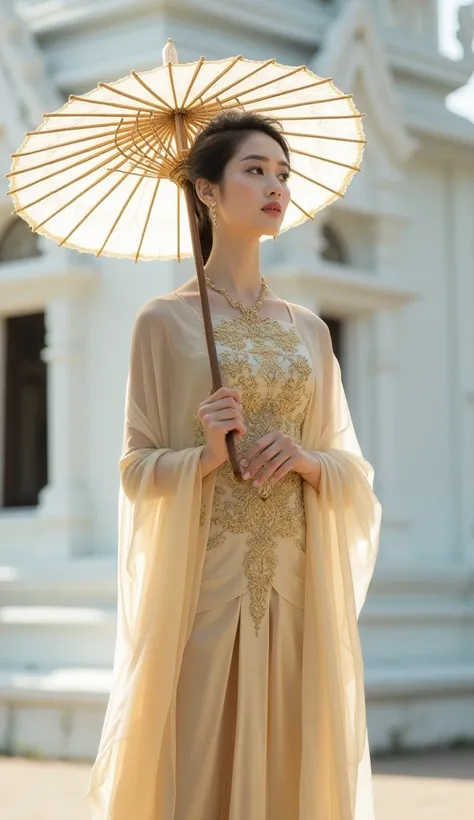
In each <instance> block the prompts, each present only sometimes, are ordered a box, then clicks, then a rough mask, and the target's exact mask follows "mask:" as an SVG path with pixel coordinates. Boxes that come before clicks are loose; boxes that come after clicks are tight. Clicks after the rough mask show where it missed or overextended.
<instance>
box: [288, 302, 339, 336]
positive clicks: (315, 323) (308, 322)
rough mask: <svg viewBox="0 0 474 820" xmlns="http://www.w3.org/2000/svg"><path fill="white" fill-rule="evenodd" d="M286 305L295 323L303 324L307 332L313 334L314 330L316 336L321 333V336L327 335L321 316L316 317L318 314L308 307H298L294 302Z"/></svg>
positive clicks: (325, 325) (326, 327) (327, 330)
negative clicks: (316, 333)
mask: <svg viewBox="0 0 474 820" xmlns="http://www.w3.org/2000/svg"><path fill="white" fill-rule="evenodd" d="M287 304H288V305H289V307H290V309H291V312H292V313H293V315H294V316H295V317H296V319H297V321H298V322H301V323H302V324H304V325H305V326H306V327H308V329H309V330H312V331H313V332H314V331H315V330H316V331H317V332H318V334H320V333H322V334H323V335H324V334H326V332H327V333H329V328H328V326H327V324H326V322H325V321H324V319H321V316H318V314H317V313H315V312H314V311H313V310H311V309H310V308H309V307H306V305H299V304H297V303H296V302H287Z"/></svg>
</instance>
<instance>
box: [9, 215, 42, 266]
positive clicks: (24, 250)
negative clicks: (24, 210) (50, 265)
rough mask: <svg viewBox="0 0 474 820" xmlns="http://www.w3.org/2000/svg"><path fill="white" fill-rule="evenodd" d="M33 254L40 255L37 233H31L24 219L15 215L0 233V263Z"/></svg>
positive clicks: (32, 255)
mask: <svg viewBox="0 0 474 820" xmlns="http://www.w3.org/2000/svg"><path fill="white" fill-rule="evenodd" d="M34 256H41V253H40V250H39V248H38V235H37V234H35V233H33V231H32V230H31V228H30V226H29V225H28V224H27V223H26V222H25V220H24V219H21V218H20V217H19V216H16V217H15V218H14V219H12V221H11V222H9V223H8V225H7V227H6V228H4V229H3V233H2V234H1V235H0V263H1V262H14V261H16V260H18V259H30V258H31V257H34Z"/></svg>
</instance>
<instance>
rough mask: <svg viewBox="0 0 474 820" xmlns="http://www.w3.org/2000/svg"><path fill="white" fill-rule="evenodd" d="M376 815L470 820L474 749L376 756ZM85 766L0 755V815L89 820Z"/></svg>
mask: <svg viewBox="0 0 474 820" xmlns="http://www.w3.org/2000/svg"><path fill="white" fill-rule="evenodd" d="M373 768H374V773H375V778H374V783H375V800H376V816H377V820H472V817H473V806H474V750H470V751H458V752H444V753H433V754H430V755H423V756H413V757H404V758H397V759H395V758H391V759H387V760H378V761H375V762H374V766H373ZM88 773H89V766H87V765H84V764H79V763H53V762H38V761H28V760H20V759H10V758H0V801H1V818H2V820H89V812H88V809H87V807H86V804H85V801H84V796H83V795H84V792H85V790H86V787H87V781H88Z"/></svg>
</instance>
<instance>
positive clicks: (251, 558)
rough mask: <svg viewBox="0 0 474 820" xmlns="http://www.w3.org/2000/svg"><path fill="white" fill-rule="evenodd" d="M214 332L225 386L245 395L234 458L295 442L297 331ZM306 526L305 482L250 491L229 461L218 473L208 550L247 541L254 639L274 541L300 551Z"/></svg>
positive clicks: (304, 373)
mask: <svg viewBox="0 0 474 820" xmlns="http://www.w3.org/2000/svg"><path fill="white" fill-rule="evenodd" d="M214 332H215V339H216V344H217V346H218V353H219V362H220V366H221V369H222V373H223V376H224V377H225V383H226V384H227V385H228V386H229V387H235V388H238V389H239V390H240V391H241V395H242V405H243V410H244V418H245V424H246V428H247V430H246V434H245V436H244V437H243V438H242V439H241V441H240V442H238V443H237V452H238V454H239V456H240V455H242V454H243V453H244V452H245V451H246V450H247V449H248V448H249V447H250V446H251V445H252V444H253V443H254V442H256V441H258V440H259V439H260V438H262V436H264V435H265V434H267V433H271V432H273V431H275V430H280V431H281V432H283V433H286V434H288V435H290V436H291V437H292V439H293V440H294V441H297V442H300V441H301V434H302V428H303V422H304V417H305V412H306V408H307V405H308V402H309V397H310V390H311V378H310V377H311V373H312V370H311V366H310V364H309V362H308V360H307V358H306V356H305V355H304V353H303V351H302V342H301V339H300V337H299V335H298V333H297V331H296V328H294V327H293V326H292V325H285V324H283V323H280V322H279V321H278V320H276V319H267V318H262V317H259V318H258V319H256V320H255V319H248V318H247V317H244V316H242V317H240V316H238V317H232V318H230V319H227V318H225V317H223V318H221V320H220V321H219V322H218V323H217V324H216V326H215V329H214ZM193 432H194V442H195V445H196V446H198V445H200V444H202V443H204V433H203V429H202V426H201V424H200V422H199V419H198V418H197V416H196V417H195V418H194V419H193ZM265 497H266V500H263V498H265ZM201 520H202V519H201ZM303 526H304V501H303V481H302V479H301V476H299V475H298V474H297V473H294V472H290V473H287V475H286V476H285V477H284V478H283V479H282V480H280V481H278V482H276V484H274V485H271V486H268V485H265V484H264V485H263V486H262V487H260V488H255V487H253V485H252V484H251V483H250V482H239V481H237V480H236V479H235V478H234V475H233V473H232V468H231V466H230V463H229V462H228V461H227V462H225V463H224V464H223V465H222V466H221V467H220V468H219V469H218V471H217V476H216V487H215V492H214V499H213V506H212V512H211V526H210V532H209V539H208V544H207V549H208V550H210V549H215V548H216V547H219V546H221V545H222V544H223V543H224V542H225V537H226V533H227V532H232V533H237V534H242V535H244V536H246V543H247V545H248V547H249V550H248V552H247V555H246V558H245V562H244V571H245V575H246V577H247V579H248V588H249V593H250V613H251V615H252V617H253V620H254V622H255V632H256V634H257V635H258V633H259V629H260V626H261V623H262V620H263V618H264V617H265V612H266V608H267V602H268V596H269V590H270V587H271V585H272V581H273V578H274V575H275V569H276V566H277V555H276V546H277V543H276V540H275V539H277V538H279V537H286V538H291V539H292V540H293V542H294V543H295V545H296V546H297V547H298V548H299V549H301V550H304V549H305V545H304V538H303V537H302V535H301V532H302V527H303Z"/></svg>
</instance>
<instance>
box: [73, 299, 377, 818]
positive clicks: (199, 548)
mask: <svg viewBox="0 0 474 820" xmlns="http://www.w3.org/2000/svg"><path fill="white" fill-rule="evenodd" d="M290 308H291V310H292V313H293V317H294V322H295V326H296V329H297V330H298V332H299V334H300V336H301V338H302V339H303V341H304V342H305V344H306V346H307V348H308V352H309V354H310V356H311V360H312V363H313V367H314V371H315V387H314V390H313V395H312V397H311V402H310V406H309V409H308V413H307V416H306V420H305V424H304V430H303V441H302V445H303V447H304V448H305V449H307V450H310V451H314V452H316V453H317V454H318V458H319V459H320V460H321V463H322V480H321V487H320V491H319V492H316V491H315V490H314V489H313V488H312V487H311V486H310V485H309V484H305V485H304V499H305V510H306V521H307V535H306V539H307V541H306V557H307V560H306V567H307V570H306V582H305V625H304V658H303V711H304V720H303V764H302V774H301V790H300V794H301V800H300V820H370V818H371V817H372V813H373V810H372V789H371V775H370V758H369V751H368V743H367V730H366V718H365V697H364V680H363V661H362V654H361V647H360V641H359V633H358V625H357V618H358V615H359V612H360V609H361V607H362V605H363V603H364V600H365V596H366V593H367V589H368V585H369V582H370V579H371V576H372V573H373V569H374V564H375V560H376V555H377V549H378V536H379V527H380V514H381V511H380V505H379V503H378V501H377V499H376V497H375V495H374V493H373V489H372V482H373V471H372V468H371V466H370V465H369V464H368V463H367V462H366V461H365V460H364V459H363V457H362V454H361V451H360V448H359V445H358V442H357V438H356V435H355V432H354V428H353V425H352V421H351V417H350V413H349V410H348V406H347V402H346V399H345V395H344V390H343V387H342V383H341V377H340V370H339V366H338V363H337V360H336V358H335V356H334V353H333V350H332V346H331V339H330V335H329V331H328V328H327V326H326V325H325V323H324V322H323V321H322V320H321V319H319V318H318V317H317V316H315V315H314V314H313V313H312V312H311V311H309V310H307V309H306V308H304V307H301V306H298V305H290ZM208 371H209V367H208V363H207V352H206V349H205V340H204V332H203V328H202V325H200V323H199V321H197V320H194V318H193V317H192V316H191V314H190V312H189V310H188V306H186V305H185V304H184V303H183V302H182V301H181V300H180V299H178V298H177V297H176V296H174V295H173V294H169V295H167V296H164V297H159V298H158V299H155V300H153V301H152V302H150V303H148V304H147V305H146V306H145V307H144V308H143V309H142V310H141V311H140V313H139V315H138V317H137V319H136V322H135V325H134V329H133V335H132V345H131V354H130V369H129V376H128V381H127V391H126V402H125V426H124V439H123V449H122V454H121V459H120V475H121V484H120V493H119V545H118V553H119V561H118V611H117V617H118V621H117V637H116V647H115V661H114V674H113V682H112V690H111V695H110V699H109V703H108V706H107V711H106V715H105V721H104V726H103V730H102V736H101V740H100V746H99V750H98V755H97V759H96V761H95V763H94V766H93V767H92V771H91V776H90V783H89V790H88V800H89V804H90V806H91V809H92V816H93V820H130V818H131V817H136V818H137V820H157V818H158V813H157V807H158V806H163V805H164V803H163V794H160V790H161V791H163V789H166V790H168V792H169V799H168V798H166V800H165V804H166V805H169V814H168V815H167V816H166V817H164V816H163V817H161V815H160V820H172V817H173V801H174V797H173V795H174V789H175V787H176V783H175V782H174V776H175V771H174V760H175V745H174V726H173V703H174V698H175V694H176V688H177V682H178V678H179V672H180V666H181V661H182V657H183V652H184V648H185V645H186V642H187V640H188V637H189V634H190V631H191V629H192V625H193V621H194V616H195V611H196V605H197V599H198V595H199V586H200V579H201V575H202V568H203V562H204V558H205V551H206V544H207V536H208V532H209V512H210V509H211V508H212V497H213V492H214V484H215V473H211V474H210V475H209V476H207V477H206V478H205V479H203V478H202V473H201V468H200V455H201V452H202V447H195V446H193V433H192V419H193V416H194V414H195V413H196V411H197V407H198V405H199V403H200V402H201V401H202V400H203V399H204V398H205V397H206V396H207V395H209V394H210V392H211V379H210V374H209V372H208ZM204 510H205V511H207V512H206V514H204ZM165 758H166V761H167V766H166V772H167V775H166V779H167V782H166V783H163V782H162V781H161V780H160V779H159V778H158V777H157V773H158V771H160V772H162V771H163V761H164V759H165Z"/></svg>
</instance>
